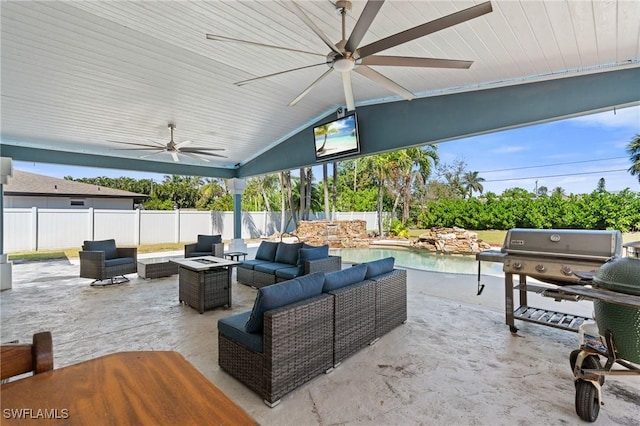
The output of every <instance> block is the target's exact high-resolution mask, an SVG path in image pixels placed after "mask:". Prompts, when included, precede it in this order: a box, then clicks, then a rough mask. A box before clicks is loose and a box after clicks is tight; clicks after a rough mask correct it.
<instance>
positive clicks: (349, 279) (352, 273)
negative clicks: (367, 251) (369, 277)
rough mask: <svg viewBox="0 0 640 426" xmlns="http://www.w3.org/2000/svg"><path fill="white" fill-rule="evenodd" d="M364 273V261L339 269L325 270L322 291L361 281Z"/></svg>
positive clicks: (365, 270) (365, 271)
mask: <svg viewBox="0 0 640 426" xmlns="http://www.w3.org/2000/svg"><path fill="white" fill-rule="evenodd" d="M366 273H367V265H366V264H364V263H361V264H360V265H356V266H352V267H351V268H347V269H343V270H341V271H335V272H327V273H325V274H324V286H323V287H322V291H323V292H324V293H326V292H328V291H331V290H337V289H339V288H342V287H346V286H348V285H351V284H356V283H359V282H362V281H364V276H365V275H366Z"/></svg>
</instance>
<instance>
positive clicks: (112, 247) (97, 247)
mask: <svg viewBox="0 0 640 426" xmlns="http://www.w3.org/2000/svg"><path fill="white" fill-rule="evenodd" d="M83 248H84V250H86V251H103V252H104V258H105V259H115V258H117V257H118V249H116V240H100V241H85V242H84V245H83Z"/></svg>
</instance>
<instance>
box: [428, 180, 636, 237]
mask: <svg viewBox="0 0 640 426" xmlns="http://www.w3.org/2000/svg"><path fill="white" fill-rule="evenodd" d="M416 222H417V225H418V227H420V228H431V227H433V226H459V227H461V228H466V229H477V230H483V229H503V230H505V229H511V228H569V229H618V230H620V231H622V232H636V231H640V193H636V192H632V191H629V190H624V191H622V192H619V193H616V194H613V193H609V192H596V191H594V192H592V193H591V194H583V195H571V196H568V197H563V196H560V195H552V196H544V197H535V196H534V195H533V194H531V193H529V192H527V191H524V190H522V191H518V190H513V191H511V192H505V193H504V194H503V195H500V196H498V195H495V194H493V193H489V194H487V196H486V197H483V198H480V199H478V198H472V199H464V200H463V199H443V200H438V201H431V202H429V203H427V205H426V206H423V207H422V209H421V210H420V211H419V212H418V213H417V218H416Z"/></svg>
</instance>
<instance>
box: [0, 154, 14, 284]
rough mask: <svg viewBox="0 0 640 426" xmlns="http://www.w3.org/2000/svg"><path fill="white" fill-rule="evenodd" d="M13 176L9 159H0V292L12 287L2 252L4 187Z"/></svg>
mask: <svg viewBox="0 0 640 426" xmlns="http://www.w3.org/2000/svg"><path fill="white" fill-rule="evenodd" d="M11 176H13V164H12V161H11V158H9V157H0V290H9V289H10V288H11V287H12V286H13V277H12V274H11V265H12V264H11V262H10V261H9V256H8V255H7V254H6V253H5V252H4V185H6V184H7V183H8V182H9V177H11Z"/></svg>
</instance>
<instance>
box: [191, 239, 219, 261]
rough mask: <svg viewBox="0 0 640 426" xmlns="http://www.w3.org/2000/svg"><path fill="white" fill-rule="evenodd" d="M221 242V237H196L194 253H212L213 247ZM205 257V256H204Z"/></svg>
mask: <svg viewBox="0 0 640 426" xmlns="http://www.w3.org/2000/svg"><path fill="white" fill-rule="evenodd" d="M221 242H222V235H198V243H197V244H196V251H200V252H208V254H209V255H211V253H213V245H214V244H218V243H221ZM205 256H207V255H205Z"/></svg>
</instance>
